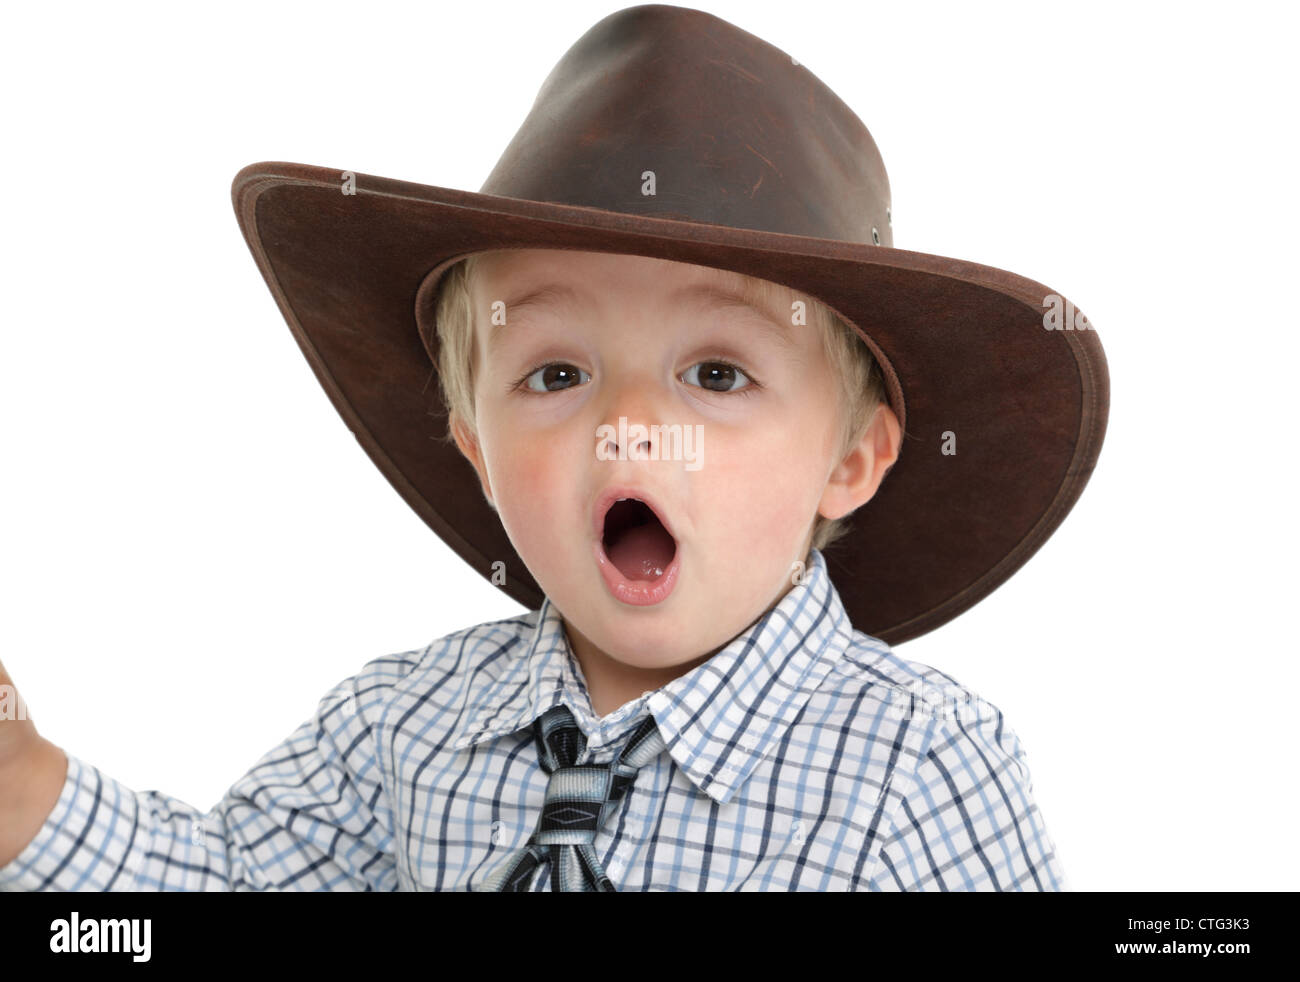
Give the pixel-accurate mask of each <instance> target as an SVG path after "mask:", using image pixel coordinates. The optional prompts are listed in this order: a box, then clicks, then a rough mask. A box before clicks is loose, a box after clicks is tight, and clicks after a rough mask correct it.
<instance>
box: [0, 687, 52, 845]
mask: <svg viewBox="0 0 1300 982" xmlns="http://www.w3.org/2000/svg"><path fill="white" fill-rule="evenodd" d="M67 773H68V758H67V756H66V755H65V754H64V753H63V751H62V750H60V749H59V748H58V747H56V746H55V745H54V744H52V743H50V741H49V740H46V739H45V738H44V737H43V736H41V735H40V734H38V733H37V732H36V724H35V723H33V722H32V721H31V720H30V719H28V718H27V713H26V711H25V707H24V706H23V704H22V702H21V700H20V699H19V696H18V691H17V689H16V688H15V687H14V683H13V679H11V678H10V677H9V673H8V672H6V671H5V667H4V664H3V663H0V866H4V865H6V864H8V863H9V862H10V861H11V860H13V858H14V857H15V856H17V855H18V854H19V853H20V852H22V851H23V849H24V848H25V847H26V845H27V843H29V842H31V841H32V838H33V837H34V836H35V835H36V833H37V832H38V831H40V828H41V825H42V824H44V822H45V819H46V818H47V817H49V814H50V811H51V810H52V809H53V808H54V804H55V802H57V801H58V800H59V792H60V791H62V790H63V782H64V779H65V778H66V777H67Z"/></svg>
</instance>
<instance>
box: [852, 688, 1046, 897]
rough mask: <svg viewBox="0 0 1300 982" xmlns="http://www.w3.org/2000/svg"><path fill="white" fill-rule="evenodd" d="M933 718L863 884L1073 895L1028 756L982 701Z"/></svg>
mask: <svg viewBox="0 0 1300 982" xmlns="http://www.w3.org/2000/svg"><path fill="white" fill-rule="evenodd" d="M976 705H977V706H979V707H982V708H981V709H980V710H979V711H978V712H977V713H976V714H974V715H975V717H976V718H974V719H972V718H970V716H965V717H963V716H962V715H961V713H960V712H955V713H951V714H949V715H950V716H951V718H945V719H941V720H939V721H937V722H936V723H935V725H934V729H933V738H932V739H931V740H930V741H929V745H928V747H927V749H926V751H925V752H924V753H923V754H921V756H920V758H919V760H918V764H917V768H916V770H915V772H914V773H913V775H912V777H911V781H910V783H908V782H904V785H905V786H904V788H903V789H902V791H901V793H900V795H899V798H900V800H899V801H898V803H897V805H896V807H895V808H894V810H893V818H892V821H891V823H890V827H889V829H888V830H887V831H886V832H885V834H884V836H883V839H882V841H881V846H880V852H879V856H878V859H877V862H876V865H875V868H874V872H873V874H872V876H871V880H870V882H869V889H871V890H877V891H904V890H908V891H935V890H949V891H959V890H961V891H975V890H978V891H992V890H1033V891H1066V890H1069V889H1070V886H1069V883H1068V881H1067V880H1066V877H1065V872H1064V870H1063V869H1062V867H1061V863H1060V859H1059V857H1058V856H1057V853H1056V846H1055V844H1054V843H1053V841H1052V838H1051V836H1050V835H1049V834H1048V831H1047V827H1046V825H1045V824H1044V822H1043V817H1042V814H1041V812H1040V811H1039V809H1038V805H1037V804H1036V803H1035V801H1034V798H1033V793H1032V791H1033V782H1032V780H1031V778H1030V774H1029V767H1028V764H1027V761H1026V758H1025V752H1024V749H1023V747H1022V746H1021V744H1020V740H1019V739H1018V738H1017V736H1016V734H1015V731H1014V730H1012V729H1010V728H1009V727H1007V726H1006V723H1005V721H1004V720H1003V717H1002V713H1001V711H999V710H998V709H997V708H996V707H994V706H991V705H990V704H989V703H987V702H985V701H983V700H978V701H977V703H976Z"/></svg>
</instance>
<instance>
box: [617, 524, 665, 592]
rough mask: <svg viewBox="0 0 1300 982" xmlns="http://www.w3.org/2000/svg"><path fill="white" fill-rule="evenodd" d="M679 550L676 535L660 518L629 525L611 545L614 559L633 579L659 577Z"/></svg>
mask: <svg viewBox="0 0 1300 982" xmlns="http://www.w3.org/2000/svg"><path fill="white" fill-rule="evenodd" d="M676 551H677V546H676V543H674V542H673V537H672V536H671V535H669V534H668V530H667V529H665V528H664V527H663V526H662V525H660V524H659V523H658V522H647V523H646V524H645V525H638V526H637V527H636V528H632V529H628V530H627V531H626V532H624V533H623V534H622V535H620V536H619V537H618V539H616V540H615V541H614V543H613V544H612V545H611V546H610V547H609V549H608V555H609V558H610V561H611V562H612V563H613V564H614V565H615V566H617V567H618V570H619V572H620V573H622V574H623V575H624V576H626V577H627V578H628V579H629V580H657V579H658V578H659V577H661V576H663V574H664V570H665V569H667V568H668V564H669V563H670V562H672V559H673V553H675V552H676Z"/></svg>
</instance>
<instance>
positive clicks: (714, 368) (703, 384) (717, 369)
mask: <svg viewBox="0 0 1300 982" xmlns="http://www.w3.org/2000/svg"><path fill="white" fill-rule="evenodd" d="M701 366H704V367H705V368H707V371H704V372H699V371H697V369H699V368H700V367H701ZM692 374H694V375H695V376H697V377H698V378H699V379H700V382H698V383H697V382H691V381H690V379H691V376H692ZM681 377H682V379H683V380H684V381H687V382H688V383H689V384H692V385H696V384H698V385H699V386H700V388H702V389H705V390H707V391H709V392H723V393H726V392H737V391H741V390H743V389H748V388H751V387H752V386H753V384H754V383H753V380H752V379H751V378H750V377H749V376H748V375H746V374H745V373H744V372H743V371H742V370H741V369H740V366H738V365H733V364H731V362H728V361H701V362H696V363H695V364H694V365H692V366H691V367H690V368H688V369H686V371H685V372H683V373H682V376H681ZM739 379H744V380H745V382H746V383H748V384H746V385H741V386H733V384H732V383H734V382H736V381H737V380H739Z"/></svg>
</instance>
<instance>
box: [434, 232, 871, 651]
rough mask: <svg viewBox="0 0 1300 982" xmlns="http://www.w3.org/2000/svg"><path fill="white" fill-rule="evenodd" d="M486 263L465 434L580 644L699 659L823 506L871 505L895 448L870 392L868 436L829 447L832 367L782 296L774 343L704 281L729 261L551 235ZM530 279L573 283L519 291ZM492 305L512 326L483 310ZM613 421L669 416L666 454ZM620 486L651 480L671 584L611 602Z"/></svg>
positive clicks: (737, 624)
mask: <svg viewBox="0 0 1300 982" xmlns="http://www.w3.org/2000/svg"><path fill="white" fill-rule="evenodd" d="M478 269H479V271H480V272H481V275H480V276H478V277H477V278H476V280H475V282H474V284H473V302H474V310H475V318H476V327H475V330H476V333H477V336H476V339H475V340H476V344H477V355H476V358H477V369H476V378H475V390H474V396H475V408H476V417H477V427H478V440H477V441H474V440H473V439H472V438H471V437H470V436H469V435H468V434H467V433H466V432H464V431H458V433H457V436H458V439H459V441H460V446H461V449H462V451H464V452H465V454H466V456H467V457H468V458H469V459H470V460H471V462H473V463H474V464H475V467H476V468H477V469H478V472H479V476H480V478H481V480H482V481H483V486H484V492H485V494H487V495H488V497H489V499H490V500H491V501H492V502H493V504H494V506H495V507H496V509H497V512H498V514H499V515H500V517H501V521H502V523H503V525H504V526H505V529H506V532H507V533H508V534H509V536H510V541H511V542H512V543H513V544H514V546H515V548H516V550H517V551H518V552H519V555H520V557H521V558H522V559H523V561H524V562H525V563H526V564H527V566H528V568H529V570H530V571H531V572H532V574H533V576H534V578H535V579H536V580H537V582H538V584H539V585H540V586H541V588H542V590H543V591H544V592H545V593H546V595H547V596H549V597H550V598H551V600H552V601H553V602H554V604H555V605H556V606H557V607H558V608H559V610H560V611H561V612H562V613H563V615H564V618H565V620H566V623H567V625H568V627H569V630H570V635H571V639H572V640H573V643H574V645H575V648H578V647H579V646H581V647H582V648H583V649H589V648H590V646H594V647H595V648H596V649H599V654H600V655H601V656H603V657H607V658H609V659H613V660H614V661H616V662H618V663H621V665H622V666H626V667H627V668H629V669H646V670H663V669H667V668H671V667H674V666H678V667H680V666H683V665H685V664H687V663H698V661H700V660H703V658H705V657H707V656H708V655H710V654H712V653H713V652H714V651H716V650H717V649H718V648H719V647H721V646H722V645H724V644H725V643H726V642H727V641H728V640H730V639H731V638H732V637H734V636H735V635H736V634H738V633H740V632H741V631H742V630H744V629H745V628H746V627H748V626H749V625H750V624H751V623H752V622H753V621H754V620H755V619H756V618H757V617H758V616H759V615H760V614H762V613H763V612H764V611H765V610H767V609H769V608H770V607H771V606H773V605H774V604H776V603H777V601H779V600H780V599H781V597H782V596H784V595H785V593H786V592H787V591H788V590H789V589H790V588H791V586H792V584H793V582H794V581H793V575H794V572H795V569H796V564H799V563H801V562H802V561H803V560H805V558H806V556H807V552H808V549H809V546H810V544H811V538H812V528H813V521H814V519H815V517H816V515H817V513H818V512H819V511H820V513H821V514H823V515H825V516H826V517H828V518H837V517H839V516H841V515H843V514H846V513H847V512H849V511H851V510H852V509H853V508H855V507H857V506H858V505H860V504H861V503H863V502H864V501H866V500H867V499H868V498H870V497H871V495H872V494H873V493H874V492H875V489H876V486H877V485H878V484H879V480H880V478H881V477H882V476H883V472H884V469H885V468H886V467H887V466H888V465H889V464H890V463H892V462H893V460H894V457H895V456H896V454H897V421H896V420H894V416H893V414H892V413H891V412H890V411H889V409H888V408H887V407H882V410H881V413H880V414H878V417H877V419H878V422H877V424H875V425H873V430H872V432H871V433H870V434H869V435H868V439H866V440H864V441H863V444H862V445H861V446H860V447H858V448H855V450H854V451H853V452H851V453H850V455H849V457H847V458H845V459H844V460H840V459H835V451H836V450H837V448H838V441H839V437H840V426H841V421H840V418H839V412H840V410H839V404H838V401H837V392H838V384H839V383H838V380H837V379H836V378H834V377H833V375H832V366H831V364H830V363H829V362H828V360H827V358H826V355H825V352H824V350H823V347H822V339H821V337H820V336H819V333H818V328H817V327H816V326H815V325H813V324H812V323H807V324H792V323H791V320H792V317H791V308H790V306H789V303H788V302H787V303H786V305H785V307H784V308H782V307H781V306H780V304H779V302H776V301H774V306H775V309H774V310H773V311H772V316H773V318H774V319H776V320H777V321H778V322H779V324H780V325H783V331H784V336H785V338H786V341H784V342H783V341H782V340H781V335H782V328H780V327H778V325H777V324H772V323H771V322H769V321H767V320H765V319H764V318H763V316H762V315H761V314H760V313H758V312H756V311H754V310H753V309H751V308H748V307H742V306H739V305H735V304H731V305H728V304H726V303H724V302H722V301H717V300H711V299H709V298H708V297H707V296H704V295H702V294H701V293H699V292H698V291H699V290H701V289H703V288H706V287H707V286H709V285H713V284H722V283H724V282H725V281H724V277H726V276H727V275H728V274H725V273H721V272H719V271H717V270H713V269H710V268H707V267H701V266H691V265H687V264H682V263H674V262H668V261H665V260H657V259H648V258H645V257H640V256H622V255H607V254H600V253H584V252H573V251H568V250H546V249H541V250H533V249H530V250H514V251H510V252H496V253H492V254H490V255H487V256H484V257H483V261H482V263H481V264H480V265H479V267H478ZM542 286H557V287H560V288H561V289H571V290H572V291H573V292H574V295H575V296H574V299H572V300H566V299H563V298H557V297H555V296H550V297H546V298H540V299H538V300H536V301H535V302H531V303H529V304H526V305H521V304H519V303H516V302H515V301H518V300H521V299H522V298H524V296H525V295H527V294H533V293H534V292H535V291H536V290H537V289H538V288H539V287H542ZM693 291H694V292H693ZM496 301H502V302H503V303H504V308H500V305H498V309H503V312H504V315H505V321H506V323H505V325H500V324H493V323H492V321H493V313H492V311H493V304H494V302H496ZM496 319H497V320H499V319H500V317H499V316H498V317H497V318H496ZM494 336H495V339H494V340H492V341H490V340H489V339H490V338H493V337H494ZM719 361H721V362H724V363H730V364H732V365H735V366H737V367H738V368H739V371H738V372H736V371H728V370H727V369H726V368H725V367H724V366H720V365H718V362H719ZM543 365H552V366H553V367H551V368H549V369H547V370H545V371H541V370H538V369H540V368H541V367H542V366H543ZM557 369H560V370H558V371H557ZM525 376H526V377H525ZM521 379H523V381H520V380H521ZM516 382H519V385H518V387H517V388H516V387H514V386H515V383H516ZM719 390H720V391H719ZM620 417H626V425H627V426H628V427H629V428H630V427H632V426H634V425H636V424H641V425H643V426H645V427H647V429H649V428H650V427H652V426H653V425H655V424H658V425H660V426H667V425H673V424H676V425H677V426H678V427H679V432H680V433H682V434H683V437H684V439H683V440H682V441H681V442H680V443H678V444H677V446H678V448H679V450H680V453H678V454H677V457H678V459H658V460H656V459H649V460H645V459H642V460H637V459H630V454H629V453H627V452H626V448H628V447H629V444H631V443H633V442H635V441H632V440H628V439H626V438H623V439H621V442H620V435H619V430H618V428H619V420H620ZM882 417H888V420H893V424H892V427H893V428H892V430H890V428H889V424H888V422H887V421H886V420H884V419H882ZM605 424H608V427H610V429H608V430H604V431H602V430H601V427H602V426H604V425H605ZM687 431H690V439H689V441H688V440H687V439H685V437H686V436H687ZM660 432H662V431H660ZM611 434H612V436H611ZM654 443H655V441H654V439H653V438H651V440H650V443H648V444H643V446H650V447H653V446H654ZM659 445H660V450H659V452H660V454H661V455H664V454H666V453H667V449H668V447H669V445H668V444H665V443H663V441H662V440H661V441H660V442H659ZM598 446H600V447H602V448H603V451H604V453H605V455H606V457H608V456H613V457H614V459H602V457H601V455H600V454H599V453H598ZM620 451H622V454H621V456H622V457H626V458H628V459H620ZM614 487H628V488H632V489H635V490H639V491H642V492H644V495H645V497H647V498H648V499H649V500H651V501H653V502H654V503H655V504H656V505H657V507H658V508H659V509H660V511H661V513H662V515H663V517H664V519H665V520H666V522H667V524H668V526H669V527H670V528H671V529H672V530H673V532H674V533H675V553H674V552H673V545H674V542H673V540H665V542H666V545H667V549H668V551H669V553H672V561H673V563H674V564H675V565H676V577H675V582H674V584H673V586H672V589H671V592H669V593H668V595H667V596H666V597H664V598H662V599H658V600H657V601H656V602H644V600H645V598H643V602H641V603H631V602H628V601H627V600H626V599H623V598H620V596H618V595H616V592H615V590H614V589H613V588H611V586H610V585H609V583H608V582H607V579H606V576H605V575H604V574H603V573H602V569H601V563H600V558H601V556H602V555H603V550H602V547H601V546H600V541H601V538H602V534H600V533H598V532H597V531H596V527H595V524H596V515H595V509H596V507H597V505H598V504H599V502H600V499H601V496H602V494H604V493H605V492H607V491H608V490H609V489H611V488H614ZM611 551H613V550H612V549H611ZM663 558H666V556H661V557H660V565H662V559H663ZM638 585H639V586H641V587H644V586H646V585H647V584H645V583H640V584H638ZM575 628H576V631H577V632H578V633H577V634H576V635H575V634H574V633H573V632H574V629H575ZM582 654H583V652H581V651H580V652H579V657H580V659H582Z"/></svg>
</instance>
